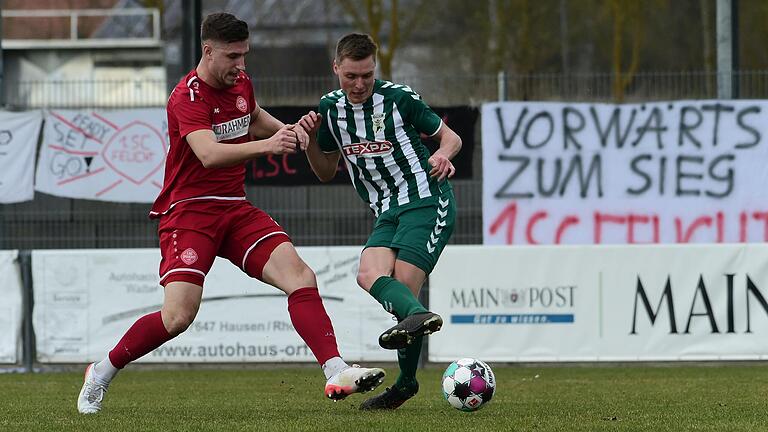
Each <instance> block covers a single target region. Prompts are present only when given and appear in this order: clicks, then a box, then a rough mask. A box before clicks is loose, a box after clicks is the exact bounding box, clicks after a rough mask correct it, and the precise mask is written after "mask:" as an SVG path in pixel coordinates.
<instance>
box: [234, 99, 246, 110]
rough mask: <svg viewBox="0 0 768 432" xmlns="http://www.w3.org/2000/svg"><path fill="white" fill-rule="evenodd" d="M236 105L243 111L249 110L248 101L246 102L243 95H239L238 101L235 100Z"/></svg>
mask: <svg viewBox="0 0 768 432" xmlns="http://www.w3.org/2000/svg"><path fill="white" fill-rule="evenodd" d="M235 106H236V107H237V109H239V110H240V111H241V112H248V102H246V101H245V98H244V97H242V96H238V97H237V102H235Z"/></svg>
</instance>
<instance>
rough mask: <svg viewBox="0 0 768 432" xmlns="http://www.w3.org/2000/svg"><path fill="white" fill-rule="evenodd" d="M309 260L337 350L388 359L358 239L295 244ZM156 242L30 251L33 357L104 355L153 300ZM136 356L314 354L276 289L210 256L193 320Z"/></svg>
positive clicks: (294, 357) (384, 320)
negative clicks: (363, 280)
mask: <svg viewBox="0 0 768 432" xmlns="http://www.w3.org/2000/svg"><path fill="white" fill-rule="evenodd" d="M298 249H299V254H300V255H301V257H302V259H303V260H304V261H305V262H306V263H307V264H308V265H309V266H310V267H311V268H312V269H314V270H315V272H316V274H317V281H318V285H319V289H320V294H321V296H322V298H323V304H324V305H325V308H326V310H327V311H328V315H329V316H330V318H331V321H332V322H333V326H334V331H335V334H336V338H337V341H338V345H339V351H340V353H341V354H342V356H343V357H344V358H345V359H346V360H350V361H394V360H395V358H396V357H395V356H396V354H394V353H393V352H392V351H386V350H383V349H382V348H380V347H379V345H378V336H379V334H380V333H381V332H383V331H384V330H386V329H387V328H389V327H391V326H392V325H394V323H393V321H392V319H391V315H390V314H389V313H387V312H386V311H384V309H383V308H382V307H381V306H380V305H379V304H378V303H377V302H376V301H375V300H374V299H373V298H372V297H371V296H370V295H368V294H367V293H366V292H365V291H363V290H362V289H360V288H359V287H358V286H357V283H356V274H357V266H358V261H359V258H360V251H361V249H360V248H359V247H333V248H330V247H303V248H298ZM159 261H160V252H159V250H156V249H123V250H104V249H100V250H39V251H34V252H33V253H32V274H33V282H34V287H35V290H34V292H35V310H34V314H33V320H34V327H35V334H36V340H37V359H38V361H40V362H43V363H71V362H81V363H82V362H90V361H95V360H99V359H102V358H104V356H105V355H106V354H107V352H108V351H109V350H110V349H112V348H113V347H114V345H115V344H116V343H117V341H118V340H119V339H120V338H121V337H122V336H123V334H124V333H125V331H126V330H128V328H129V327H130V326H131V325H132V324H133V323H134V322H135V321H136V320H137V319H138V318H139V317H141V316H143V315H145V314H148V313H151V312H155V311H158V310H160V306H161V304H162V301H163V289H162V287H161V286H160V285H159V284H158V281H159V276H158V274H157V268H158V264H159ZM138 361H140V362H154V363H157V362H171V363H200V362H282V361H286V362H313V361H315V358H314V356H313V354H312V352H311V351H310V350H309V349H308V348H307V346H306V345H305V344H304V342H303V341H302V340H301V338H300V337H299V336H298V334H297V333H296V332H295V330H294V329H293V325H292V324H291V319H290V317H289V315H288V310H287V297H286V296H285V294H284V293H283V292H282V291H279V290H277V289H276V288H273V287H271V286H269V285H266V284H264V283H262V282H259V281H258V280H256V279H251V278H250V277H248V276H247V275H245V273H243V272H242V271H241V270H240V269H238V268H237V267H235V266H234V265H233V264H231V263H230V262H229V261H227V260H224V259H220V258H217V259H216V261H215V263H214V265H213V268H212V269H211V271H210V272H209V273H208V275H207V277H206V279H205V287H204V291H203V301H202V304H201V306H200V311H199V313H198V315H197V317H196V318H195V321H194V323H193V324H192V325H191V326H190V327H189V329H187V331H186V332H184V333H182V334H181V335H180V336H178V337H177V338H175V339H173V340H171V341H169V342H167V343H165V344H164V345H163V346H161V347H160V348H158V349H156V350H155V351H153V352H151V353H149V354H147V355H146V356H144V357H143V358H141V359H139V360H138Z"/></svg>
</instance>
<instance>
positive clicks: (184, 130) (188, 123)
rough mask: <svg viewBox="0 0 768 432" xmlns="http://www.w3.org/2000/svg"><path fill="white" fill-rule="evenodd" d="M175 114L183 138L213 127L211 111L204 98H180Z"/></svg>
mask: <svg viewBox="0 0 768 432" xmlns="http://www.w3.org/2000/svg"><path fill="white" fill-rule="evenodd" d="M174 113H175V114H176V119H177V120H178V122H179V133H180V134H181V137H182V138H184V137H186V136H187V135H188V134H189V133H191V132H194V131H196V130H201V129H207V130H211V127H212V125H213V118H212V114H211V110H210V108H209V107H208V104H207V103H205V101H204V100H203V99H202V98H195V100H191V98H183V97H182V98H180V100H179V101H178V102H177V103H176V106H175V107H174Z"/></svg>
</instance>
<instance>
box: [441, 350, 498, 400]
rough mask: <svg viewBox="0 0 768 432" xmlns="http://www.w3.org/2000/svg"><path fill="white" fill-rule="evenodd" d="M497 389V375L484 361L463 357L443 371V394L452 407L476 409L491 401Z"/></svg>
mask: <svg viewBox="0 0 768 432" xmlns="http://www.w3.org/2000/svg"><path fill="white" fill-rule="evenodd" d="M495 391H496V377H495V376H494V375H493V371H492V370H491V368H490V367H489V366H488V365H487V364H485V363H484V362H482V361H480V360H477V359H473V358H463V359H460V360H456V361H455V362H453V363H451V364H450V366H448V369H446V370H445V373H443V396H445V399H446V400H447V401H448V403H449V404H451V406H452V407H454V408H456V409H458V410H462V411H476V410H478V409H480V408H481V407H482V406H484V405H485V404H487V403H488V402H490V401H491V398H492V397H493V394H494V392H495Z"/></svg>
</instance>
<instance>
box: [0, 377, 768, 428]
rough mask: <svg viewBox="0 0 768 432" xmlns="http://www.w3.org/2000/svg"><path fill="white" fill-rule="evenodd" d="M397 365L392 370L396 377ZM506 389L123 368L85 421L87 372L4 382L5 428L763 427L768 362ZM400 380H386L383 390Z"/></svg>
mask: <svg viewBox="0 0 768 432" xmlns="http://www.w3.org/2000/svg"><path fill="white" fill-rule="evenodd" d="M395 369H396V367H394V366H393V365H389V367H388V368H387V370H388V371H390V372H391V373H392V374H393V375H394V374H395V372H396V370H395ZM494 371H495V373H496V378H497V381H498V388H497V392H496V396H495V398H494V400H493V401H492V402H491V403H490V404H489V405H488V406H486V407H484V408H483V409H481V410H480V411H477V412H474V413H463V412H460V411H457V410H454V409H453V408H451V407H450V406H449V405H448V403H447V402H446V401H445V400H443V397H442V392H441V390H440V384H439V381H440V376H441V374H442V369H439V368H435V367H431V368H427V369H425V370H423V371H421V372H420V375H419V379H420V382H421V392H420V393H419V394H418V395H417V396H416V397H415V398H414V399H413V400H411V401H409V402H408V403H407V404H405V405H403V406H402V407H401V408H400V409H398V410H396V411H394V412H375V413H371V412H361V411H359V410H358V409H357V406H358V404H359V403H360V402H361V401H362V400H363V398H364V396H363V395H354V396H352V397H350V398H348V399H347V400H344V401H341V402H338V403H333V402H330V401H328V400H326V399H324V398H323V396H322V386H323V383H324V380H323V378H322V374H321V373H320V371H319V369H314V368H305V367H279V368H276V369H274V370H272V369H267V368H257V369H238V370H231V369H230V370H190V369H183V370H175V371H169V370H161V371H158V370H127V371H125V372H122V373H121V375H120V376H119V377H118V378H117V379H116V380H115V381H114V382H113V384H112V386H111V387H110V391H109V393H108V394H107V397H106V399H105V405H104V409H103V410H102V412H101V413H100V414H98V415H92V416H83V415H80V414H78V413H77V410H76V408H75V400H76V397H77V393H78V391H79V389H80V385H81V374H80V373H39V374H26V375H21V374H2V375H0V430H2V431H5V430H8V431H24V430H45V431H54V430H55V431H61V430H73V431H89V430H92V431H107V432H116V431H131V432H133V431H216V430H220V431H240V430H252V431H280V432H293V431H309V430H318V431H388V432H395V431H451V432H453V431H473V432H489V431H603V430H605V431H718V432H720V431H762V430H768V410H766V407H767V405H768V367H766V366H765V365H762V364H746V365H745V364H728V365H718V366H690V365H689V366H677V365H676V366H637V365H632V366H626V365H619V366H597V367H587V366H572V367H554V366H542V367H533V366H530V367H502V366H501V365H496V366H495V367H494ZM393 378H394V377H388V378H387V380H386V381H385V385H387V384H391V382H392V381H393Z"/></svg>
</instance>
